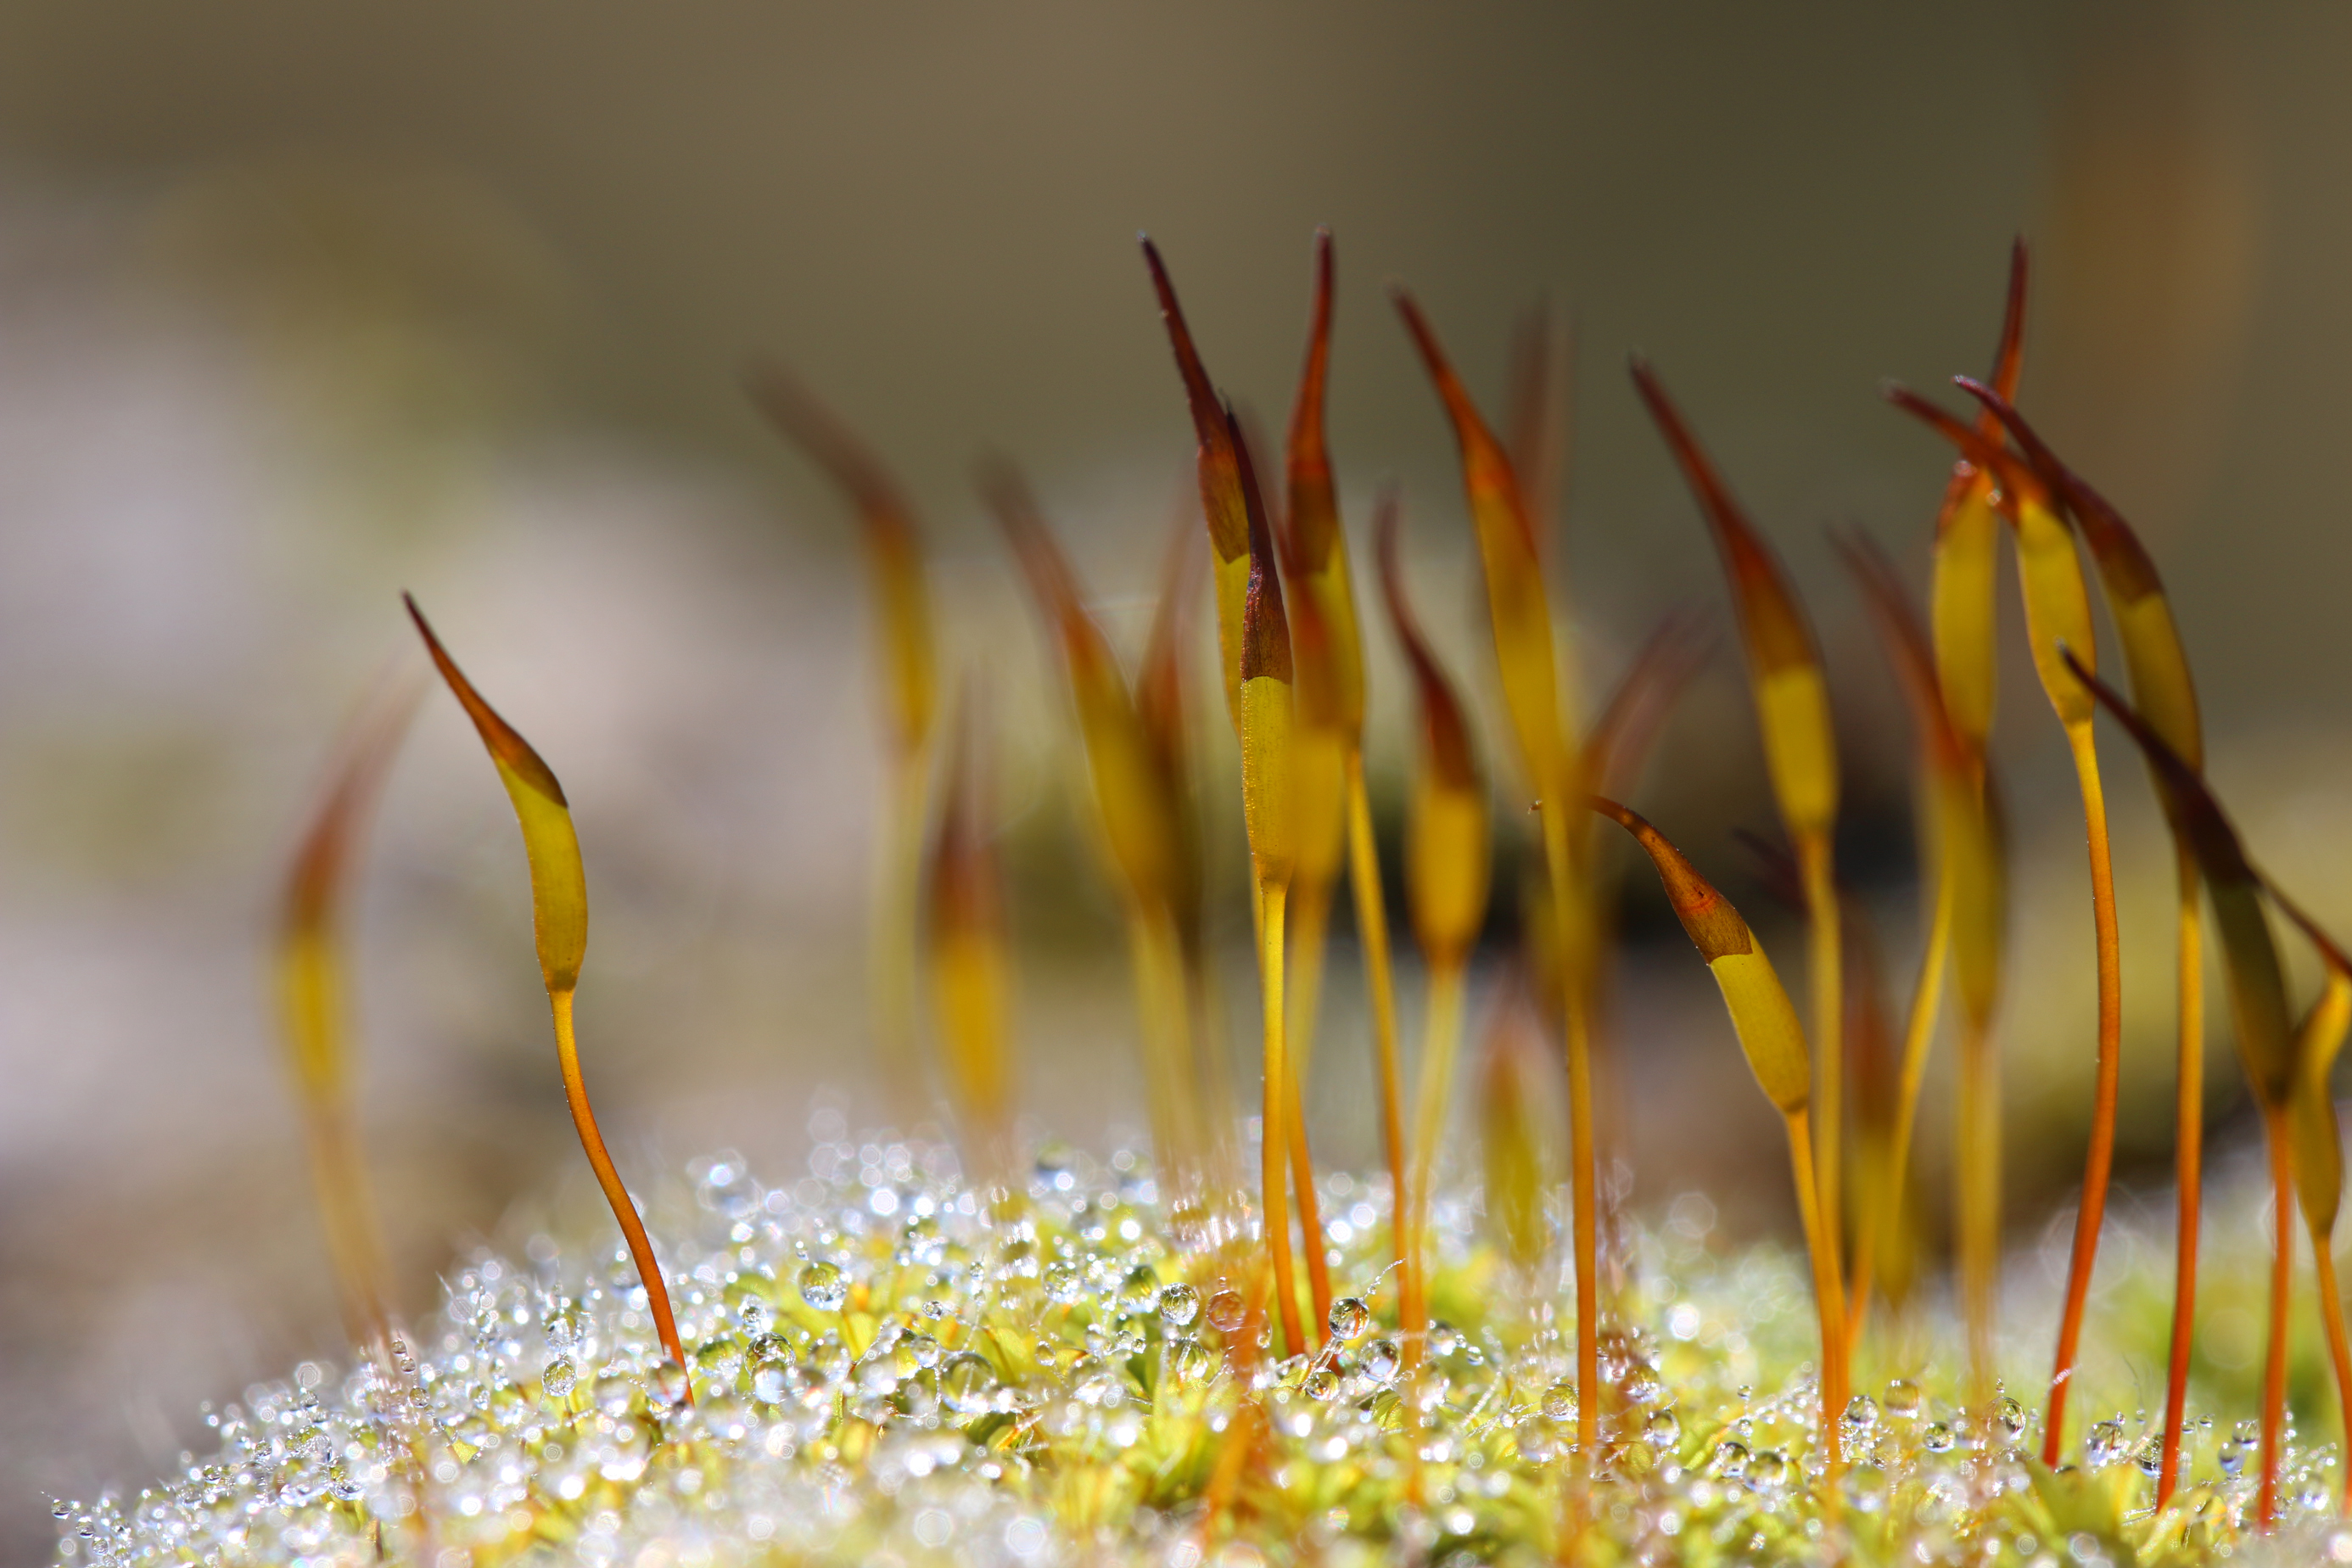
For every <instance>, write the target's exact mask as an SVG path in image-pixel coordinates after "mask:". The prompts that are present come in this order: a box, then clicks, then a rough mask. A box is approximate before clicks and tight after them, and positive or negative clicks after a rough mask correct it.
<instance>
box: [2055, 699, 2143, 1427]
mask: <svg viewBox="0 0 2352 1568" xmlns="http://www.w3.org/2000/svg"><path fill="white" fill-rule="evenodd" d="M2066 740H2067V742H2068V744H2069V745H2070V746H2071V747H2072V748H2073V751H2074V774H2075V777H2076V779H2077V780H2078V781H2079V782H2080V784H2081V786H2082V794H2083V826H2084V832H2085V834H2086V836H2087V837H2088V838H2089V841H2090V854H2091V921H2092V925H2093V929H2094V931H2095V934H2096V939H2097V942H2098V964H2099V1057H2098V1078H2097V1083H2096V1086H2095V1089H2094V1091H2093V1098H2092V1101H2091V1146H2090V1149H2089V1151H2088V1152H2087V1153H2086V1154H2085V1155H2084V1163H2083V1199H2082V1206H2081V1207H2080V1208H2079V1209H2078V1210H2077V1211H2076V1213H2075V1216H2074V1256H2073V1258H2072V1260H2071V1261H2070V1262H2069V1264H2068V1265H2067V1270H2066V1310H2065V1315H2064V1316H2063V1318H2061V1319H2060V1320H2059V1322H2058V1355H2057V1363H2056V1364H2055V1366H2053V1368H2052V1370H2051V1373H2050V1413H2049V1416H2048V1426H2047V1428H2046V1430H2044V1431H2043V1433H2042V1463H2043V1464H2045V1465H2053V1466H2054V1465H2056V1464H2057V1463H2058V1456H2059V1455H2060V1454H2062V1453H2063V1452H2064V1451H2065V1444H2064V1437H2065V1425H2066V1395H2067V1394H2068V1393H2069V1392H2071V1391H2072V1388H2073V1385H2074V1355H2075V1352H2076V1350H2077V1349H2078V1348H2079V1346H2080V1344H2081V1342H2082V1337H2083V1309H2084V1304H2085V1303H2086V1302H2087V1301H2088V1300H2090V1295H2091V1270H2092V1268H2093V1267H2094V1266H2095V1264H2096V1263H2097V1261H2098V1256H2099V1226H2100V1225H2101V1224H2102V1222H2103V1221H2104V1220H2105V1217H2106V1210H2107V1174H2108V1172H2109V1171H2110V1170H2111V1169H2112V1168H2113V1166H2114V1164H2115V1156H2116V1079H2117V1078H2118V1076H2119V1075H2120V1072H2121V1068H2122V1063H2123V1033H2124V1016H2123V1011H2124V1009H2123V1003H2124V992H2123V973H2122V957H2123V955H2122V942H2121V939H2120V938H2119V937H2118V935H2117V934H2116V874H2115V862H2114V859H2113V858H2112V856H2111V855H2110V853H2109V850H2108V846H2107V805H2106V795H2105V791H2104V790H2103V789H2102V788H2101V787H2100V784H2099V758H2098V752H2097V751H2096V749H2095V742H2094V741H2093V739H2092V735H2091V724H2090V721H2089V720H2088V719H2084V721H2081V722H2080V723H2070V724H2068V725H2067V726H2066Z"/></svg>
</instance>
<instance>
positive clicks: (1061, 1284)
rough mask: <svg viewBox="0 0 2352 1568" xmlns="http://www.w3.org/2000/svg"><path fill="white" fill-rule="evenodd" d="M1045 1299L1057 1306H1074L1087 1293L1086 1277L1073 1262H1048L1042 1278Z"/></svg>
mask: <svg viewBox="0 0 2352 1568" xmlns="http://www.w3.org/2000/svg"><path fill="white" fill-rule="evenodd" d="M1043 1284H1044V1286H1045V1300H1048V1301H1051V1302H1053V1303H1054V1304H1055V1306H1058V1307H1075V1306H1076V1305H1077V1304H1078V1301H1079V1300H1080V1299H1081V1298H1082V1297H1084V1296H1085V1295H1086V1293H1087V1277H1086V1275H1085V1274H1084V1273H1082V1272H1080V1270H1079V1268H1078V1266H1077V1265H1076V1264H1075V1263H1049V1264H1047V1265H1046V1266H1045V1279H1044V1280H1043Z"/></svg>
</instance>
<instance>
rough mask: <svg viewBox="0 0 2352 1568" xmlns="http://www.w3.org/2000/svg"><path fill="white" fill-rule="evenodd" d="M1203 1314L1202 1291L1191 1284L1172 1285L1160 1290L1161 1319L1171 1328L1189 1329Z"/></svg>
mask: <svg viewBox="0 0 2352 1568" xmlns="http://www.w3.org/2000/svg"><path fill="white" fill-rule="evenodd" d="M1200 1315H1201V1292H1200V1291H1198V1290H1196V1289H1193V1288H1192V1286H1190V1285H1171V1286H1169V1287H1168V1289H1165V1290H1162V1291H1160V1321H1161V1322H1163V1323H1165V1324H1167V1325H1168V1326H1169V1327H1170V1328H1171V1329H1188V1328H1191V1327H1192V1320H1193V1319H1195V1318H1197V1317H1199V1316H1200Z"/></svg>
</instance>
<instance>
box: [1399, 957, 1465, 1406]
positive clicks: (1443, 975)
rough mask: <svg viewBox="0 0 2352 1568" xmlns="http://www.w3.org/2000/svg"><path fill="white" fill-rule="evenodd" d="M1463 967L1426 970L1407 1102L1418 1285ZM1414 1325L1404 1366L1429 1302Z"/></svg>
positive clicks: (1421, 1336)
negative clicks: (1415, 1074)
mask: <svg viewBox="0 0 2352 1568" xmlns="http://www.w3.org/2000/svg"><path fill="white" fill-rule="evenodd" d="M1467 968H1468V965H1466V964H1465V963H1463V962H1462V960H1461V959H1460V958H1458V957H1451V956H1449V957H1447V958H1444V959H1442V960H1440V961H1439V962H1437V963H1433V964H1432V965H1431V966H1430V971H1429V1016H1428V1018H1427V1020H1426V1021H1425V1024H1424V1026H1423V1033H1422V1047H1421V1079H1420V1084H1419V1086H1418V1089H1416V1091H1415V1094H1414V1097H1413V1108H1414V1112H1415V1114H1414V1118H1413V1156H1412V1253H1413V1258H1414V1261H1415V1262H1416V1264H1417V1265H1418V1266H1419V1270H1420V1273H1421V1276H1422V1279H1423V1280H1426V1279H1428V1277H1429V1274H1430V1272H1431V1271H1430V1269H1429V1267H1428V1265H1429V1205H1430V1194H1431V1191H1432V1189H1433V1185H1434V1184H1435V1182H1436V1178H1437V1146H1438V1142H1439V1140H1440V1139H1441V1138H1442V1137H1443V1136H1444V1131H1445V1109H1446V1104H1447V1102H1448V1100H1450V1099H1451V1098H1452V1096H1453V1092H1454V1059H1455V1058H1457V1057H1458V1056H1460V1055H1461V1050H1462V993H1463V981H1464V976H1465V972H1466V970H1467ZM1413 1316H1414V1321H1412V1322H1411V1323H1408V1324H1406V1325H1405V1333H1406V1336H1407V1338H1406V1340H1405V1356H1406V1358H1407V1362H1406V1364H1408V1365H1411V1366H1418V1365H1420V1364H1421V1361H1422V1356H1423V1349H1424V1344H1425V1341H1426V1340H1427V1337H1428V1334H1429V1297H1428V1292H1427V1290H1426V1289H1425V1288H1424V1289H1422V1290H1421V1292H1420V1293H1419V1294H1418V1295H1417V1296H1416V1298H1415V1300H1414V1301H1413Z"/></svg>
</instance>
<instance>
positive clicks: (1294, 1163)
mask: <svg viewBox="0 0 2352 1568" xmlns="http://www.w3.org/2000/svg"><path fill="white" fill-rule="evenodd" d="M1285 1057H1286V1060H1285V1061H1284V1062H1283V1071H1282V1082H1283V1091H1282V1097H1283V1114H1284V1116H1285V1118H1286V1120H1287V1121H1288V1122H1289V1127H1288V1129H1287V1131H1288V1137H1287V1139H1286V1142H1288V1143H1289V1145H1290V1167H1291V1169H1290V1175H1291V1183H1292V1184H1293V1185H1294V1186H1296V1187H1297V1190H1298V1237H1299V1245H1300V1246H1301V1247H1304V1248H1305V1250H1306V1253H1307V1304H1308V1305H1309V1306H1311V1307H1312V1308H1313V1309H1314V1321H1313V1322H1312V1323H1311V1324H1310V1325H1309V1326H1308V1328H1307V1339H1306V1341H1305V1342H1303V1343H1302V1344H1301V1345H1300V1347H1299V1348H1300V1349H1302V1350H1313V1349H1314V1348H1315V1347H1316V1342H1317V1341H1318V1340H1319V1339H1321V1337H1322V1335H1323V1331H1324V1325H1325V1324H1327V1323H1328V1322H1329V1321H1331V1260H1330V1258H1328V1257H1327V1256H1325V1254H1326V1253H1327V1252H1328V1246H1327V1244H1326V1242H1325V1241H1324V1230H1323V1205H1322V1201H1321V1199H1320V1198H1318V1196H1317V1194H1316V1192H1315V1155H1314V1152H1313V1151H1312V1150H1311V1149H1309V1148H1308V1146H1307V1100H1306V1096H1305V1094H1304V1093H1303V1092H1302V1090H1301V1089H1300V1086H1299V1081H1298V1080H1299V1079H1300V1078H1302V1077H1303V1076H1304V1075H1305V1074H1304V1068H1305V1064H1304V1063H1302V1062H1301V1061H1300V1060H1299V1059H1298V1058H1297V1055H1295V1054H1292V1053H1290V1052H1289V1051H1287V1050H1286V1051H1285Z"/></svg>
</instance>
